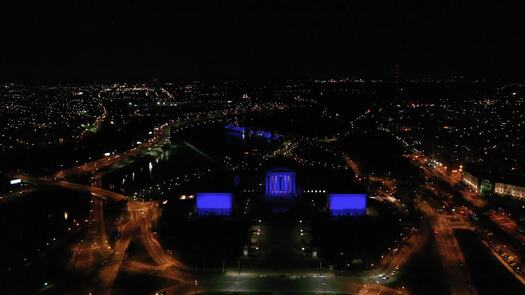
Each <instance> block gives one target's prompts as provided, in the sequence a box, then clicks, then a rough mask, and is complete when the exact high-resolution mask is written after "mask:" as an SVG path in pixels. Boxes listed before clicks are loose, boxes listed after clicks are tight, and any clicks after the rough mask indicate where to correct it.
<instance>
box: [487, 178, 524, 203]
mask: <svg viewBox="0 0 525 295" xmlns="http://www.w3.org/2000/svg"><path fill="white" fill-rule="evenodd" d="M494 192H495V193H496V194H498V195H505V196H512V197H515V198H519V199H525V186H519V185H513V184H508V183H502V182H496V184H495V186H494Z"/></svg>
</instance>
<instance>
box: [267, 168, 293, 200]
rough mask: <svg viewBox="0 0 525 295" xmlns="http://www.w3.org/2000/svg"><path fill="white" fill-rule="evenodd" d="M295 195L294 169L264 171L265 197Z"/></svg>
mask: <svg viewBox="0 0 525 295" xmlns="http://www.w3.org/2000/svg"><path fill="white" fill-rule="evenodd" d="M295 195H296V187H295V171H293V170H288V169H284V168H275V169H271V170H268V171H266V196H267V197H293V196H295Z"/></svg>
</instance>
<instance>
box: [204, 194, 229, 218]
mask: <svg viewBox="0 0 525 295" xmlns="http://www.w3.org/2000/svg"><path fill="white" fill-rule="evenodd" d="M232 204H233V195H232V194H231V193H197V214H198V215H231V213H232Z"/></svg>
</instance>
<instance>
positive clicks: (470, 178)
mask: <svg viewBox="0 0 525 295" xmlns="http://www.w3.org/2000/svg"><path fill="white" fill-rule="evenodd" d="M463 183H464V184H465V185H466V186H468V187H469V188H471V189H472V190H474V191H475V192H476V193H479V180H478V178H477V177H475V176H474V175H472V174H471V173H469V172H467V171H463Z"/></svg>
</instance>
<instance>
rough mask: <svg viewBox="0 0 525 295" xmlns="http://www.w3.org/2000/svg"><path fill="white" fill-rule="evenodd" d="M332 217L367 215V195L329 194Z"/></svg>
mask: <svg viewBox="0 0 525 295" xmlns="http://www.w3.org/2000/svg"><path fill="white" fill-rule="evenodd" d="M328 207H329V208H330V213H331V214H332V216H355V215H364V214H365V213H366V194H329V195H328Z"/></svg>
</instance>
